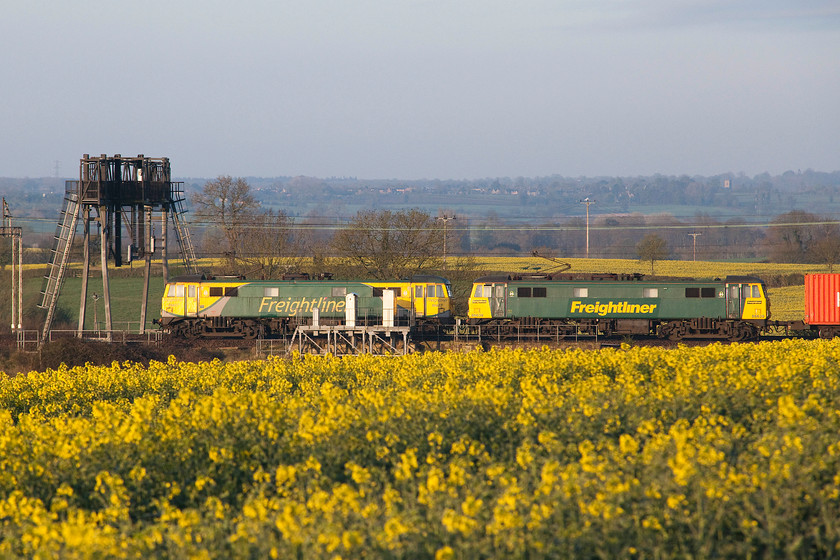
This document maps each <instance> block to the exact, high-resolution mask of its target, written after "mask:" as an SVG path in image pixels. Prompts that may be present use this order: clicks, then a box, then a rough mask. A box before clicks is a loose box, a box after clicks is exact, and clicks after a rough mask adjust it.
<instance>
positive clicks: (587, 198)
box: [580, 197, 595, 259]
mask: <svg viewBox="0 0 840 560" xmlns="http://www.w3.org/2000/svg"><path fill="white" fill-rule="evenodd" d="M580 203H581V204H586V258H587V259H588V258H589V205H590V204H595V201H594V200H589V197H586V198H584V199H583V200H581V201H580Z"/></svg>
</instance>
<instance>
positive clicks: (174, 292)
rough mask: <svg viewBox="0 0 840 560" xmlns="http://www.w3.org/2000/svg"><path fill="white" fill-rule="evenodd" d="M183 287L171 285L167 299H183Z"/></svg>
mask: <svg viewBox="0 0 840 560" xmlns="http://www.w3.org/2000/svg"><path fill="white" fill-rule="evenodd" d="M184 288H185V286H184V285H183V284H172V285H170V286H169V293H168V294H167V295H168V296H169V297H184V294H186V290H185V289H184Z"/></svg>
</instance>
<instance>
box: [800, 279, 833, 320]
mask: <svg viewBox="0 0 840 560" xmlns="http://www.w3.org/2000/svg"><path fill="white" fill-rule="evenodd" d="M805 322H806V323H807V324H809V325H840V274H806V275H805Z"/></svg>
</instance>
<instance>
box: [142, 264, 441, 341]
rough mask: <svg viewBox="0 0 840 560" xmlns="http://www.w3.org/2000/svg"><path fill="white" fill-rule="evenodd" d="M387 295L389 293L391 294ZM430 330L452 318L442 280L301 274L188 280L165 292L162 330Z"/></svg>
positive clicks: (213, 333) (192, 333)
mask: <svg viewBox="0 0 840 560" xmlns="http://www.w3.org/2000/svg"><path fill="white" fill-rule="evenodd" d="M386 292H387V293H386ZM388 297H391V298H393V300H392V301H393V306H392V307H393V308H392V309H390V311H391V313H392V318H393V322H394V325H408V324H412V325H415V326H418V325H419V326H420V327H422V326H424V325H429V324H436V323H441V322H446V321H449V320H451V317H452V307H451V298H452V287H451V286H450V284H449V281H448V280H446V279H444V278H441V277H439V276H423V275H418V276H414V277H412V278H410V279H408V280H393V281H373V280H371V281H366V280H363V281H358V282H354V281H349V282H348V281H337V280H332V279H310V278H309V277H308V276H306V275H295V276H294V277H289V278H286V279H283V280H260V281H250V280H245V279H243V278H231V277H208V276H205V275H194V276H181V277H178V278H174V279H173V280H172V281H170V282H168V283H167V284H166V286H165V290H164V295H163V301H162V306H161V318H160V320H159V321H158V323H159V324H160V326H161V328H162V329H164V330H165V331H167V332H170V333H172V334H174V335H176V336H184V337H187V338H192V337H240V338H246V339H250V338H255V337H258V336H259V337H272V336H280V335H284V334H290V333H292V332H294V330H295V328H296V327H297V326H298V325H309V324H311V323H312V322H313V320H314V317H315V316H316V315H317V317H318V320H319V322H320V324H323V325H344V324H346V323H347V322H348V318H350V319H349V321H352V322H353V323H354V324H355V325H359V326H363V325H381V324H383V321H384V319H385V316H386V314H387V313H388V311H389V310H388V308H387V307H386V306H385V300H386V298H388Z"/></svg>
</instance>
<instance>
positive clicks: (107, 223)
mask: <svg viewBox="0 0 840 560" xmlns="http://www.w3.org/2000/svg"><path fill="white" fill-rule="evenodd" d="M183 201H184V198H183V191H182V183H179V182H173V181H172V177H171V172H170V167H169V158H149V157H145V156H143V154H140V155H138V156H137V157H123V156H121V155H120V154H116V155H114V156H113V157H109V156H106V155H105V154H102V155H101V156H99V157H91V156H89V155H88V154H85V155H84V157H82V159H81V161H80V164H79V180H78V181H67V182H66V186H65V198H64V207H63V208H62V212H61V217H60V218H59V222H58V226H57V228H56V235H55V246H54V249H53V253H52V258H51V261H50V267H49V269H48V273H47V275H46V276H45V278H44V287H43V289H42V290H41V295H42V299H41V304H40V307H42V308H45V309H47V316H46V319H45V321H44V329H43V336H42V340H46V339H47V336H48V334H49V330H50V327H51V325H52V320H53V318H54V315H55V309H56V305H57V302H58V297H59V293H60V291H61V285H62V283H63V282H64V278H65V276H66V272H67V267H68V265H69V261H70V254H71V249H72V245H73V239H74V237H75V232H76V226H77V224H78V221H79V218H80V217H81V219H82V227H83V232H84V233H83V236H84V241H83V243H84V245H83V263H82V273H81V277H82V288H81V301H80V305H79V323H78V334H79V336H81V334H82V331H83V330H84V325H85V311H86V303H87V291H88V278H89V276H90V248H91V228H90V225H91V223H92V222H95V223H96V225H98V226H99V250H100V265H101V271H102V292H103V299H104V304H105V317H104V318H105V325H106V328H105V331H106V333H107V337H108V338H109V339H110V333H111V331H112V323H111V292H110V284H109V279H108V260H109V258H112V259H113V263H114V266H115V267H120V266H122V265H123V264H124V263H125V262H132V261H135V260H139V259H143V260H144V261H145V274H144V279H145V281H144V284H143V299H142V301H141V311H140V334H142V333H144V332H145V325H146V307H147V304H148V293H149V278H150V275H151V262H152V261H151V260H152V255H153V254H154V252H155V250H156V247H155V245H156V242H155V241H156V240H155V238H154V236H153V219H152V215H153V212H160V213H161V216H160V220H159V222H160V225H161V243H160V251H161V256H162V268H163V278H164V282H166V281H167V279H168V276H169V269H168V255H167V232H168V229H169V220H170V218H171V220H172V222H173V225H174V230H175V234H176V240H177V242H178V244H179V246H180V250H181V258H182V260H183V263H184V267H185V269H186V271H187V272H188V273H193V272H195V251H194V249H193V245H192V241H191V238H190V235H189V230H188V229H187V227H186V225H185V224H184V223H183V221H182V219H181V216H183V214H184V208H183V205H182V202H183ZM123 230H126V231H127V233H128V245H127V247H128V255H127V257H128V258H127V259H126V258H124V257H125V256H126V255H124V253H123V245H124V243H123Z"/></svg>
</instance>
